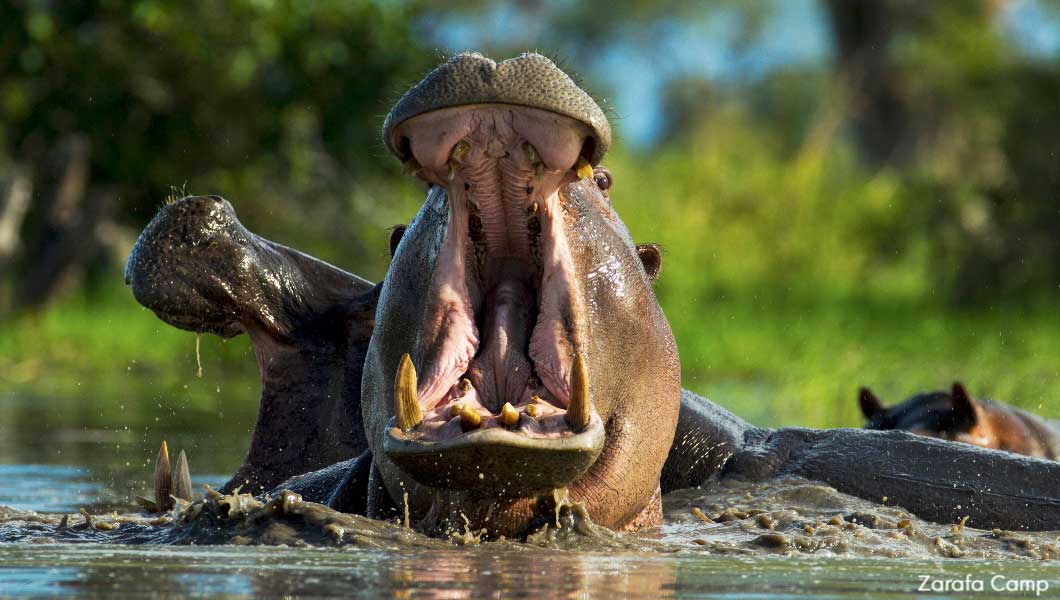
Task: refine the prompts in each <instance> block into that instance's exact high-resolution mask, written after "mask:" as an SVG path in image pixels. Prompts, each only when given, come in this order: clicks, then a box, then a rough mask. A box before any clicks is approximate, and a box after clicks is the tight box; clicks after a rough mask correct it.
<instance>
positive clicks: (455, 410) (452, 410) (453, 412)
mask: <svg viewBox="0 0 1060 600" xmlns="http://www.w3.org/2000/svg"><path fill="white" fill-rule="evenodd" d="M462 410H464V405H463V404H460V403H459V402H457V403H456V404H454V405H452V406H450V407H449V417H450V418H451V417H455V416H457V415H459V414H460V411H462Z"/></svg>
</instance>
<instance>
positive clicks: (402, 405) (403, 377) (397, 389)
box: [394, 352, 423, 431]
mask: <svg viewBox="0 0 1060 600" xmlns="http://www.w3.org/2000/svg"><path fill="white" fill-rule="evenodd" d="M394 410H395V412H396V413H397V415H396V416H397V426H398V427H400V428H401V429H402V431H408V430H410V429H412V428H413V427H415V426H417V425H419V424H420V423H421V422H422V421H423V413H421V412H420V399H419V396H418V395H417V394H416V367H415V366H414V365H413V364H412V358H411V357H409V355H408V353H407V352H406V353H405V354H403V355H402V356H401V362H400V363H398V370H397V378H396V379H395V380H394Z"/></svg>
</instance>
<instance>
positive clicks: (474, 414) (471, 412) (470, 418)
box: [460, 406, 482, 431]
mask: <svg viewBox="0 0 1060 600" xmlns="http://www.w3.org/2000/svg"><path fill="white" fill-rule="evenodd" d="M481 424H482V415H480V414H478V411H476V410H475V409H473V408H471V407H470V406H461V407H460V427H461V428H463V430H464V431H468V430H471V429H476V428H478V426H479V425H481Z"/></svg>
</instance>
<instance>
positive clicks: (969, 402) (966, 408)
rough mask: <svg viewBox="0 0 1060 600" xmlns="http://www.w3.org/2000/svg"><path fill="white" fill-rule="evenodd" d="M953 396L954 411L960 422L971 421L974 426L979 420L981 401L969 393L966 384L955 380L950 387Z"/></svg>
mask: <svg viewBox="0 0 1060 600" xmlns="http://www.w3.org/2000/svg"><path fill="white" fill-rule="evenodd" d="M950 396H951V397H952V398H953V411H954V413H956V417H957V422H958V423H969V424H970V425H972V426H974V425H975V424H976V423H977V422H978V421H979V410H980V408H979V403H978V402H976V401H975V398H972V395H971V394H969V393H968V389H967V388H965V387H964V384H963V383H961V382H959V381H955V382H953V387H952V388H951V389H950Z"/></svg>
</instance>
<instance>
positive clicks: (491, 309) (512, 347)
mask: <svg viewBox="0 0 1060 600" xmlns="http://www.w3.org/2000/svg"><path fill="white" fill-rule="evenodd" d="M504 271H505V275H504V277H503V279H502V280H501V282H500V283H499V284H497V286H496V287H495V288H494V289H493V291H492V292H491V293H490V294H489V295H488V296H487V298H486V302H485V308H486V312H485V314H484V318H483V321H482V323H483V326H482V327H480V328H479V330H480V331H482V332H484V334H485V335H484V336H483V343H482V347H481V348H479V351H478V354H477V355H476V356H475V360H474V362H473V363H472V365H471V371H470V375H471V381H472V383H473V384H474V386H475V389H476V390H478V392H479V398H480V400H481V402H482V404H483V405H484V406H485V407H486V408H487V409H489V410H490V411H492V412H497V411H499V410H500V407H501V405H502V404H503V403H504V402H505V401H511V402H513V403H516V402H517V401H518V400H520V399H521V396H522V395H523V394H524V390H526V388H527V382H528V381H529V378H530V375H531V373H532V371H533V367H532V366H531V364H530V360H529V359H528V358H527V347H528V344H529V337H530V331H531V328H532V327H533V324H534V322H533V315H534V314H535V312H536V310H535V307H534V301H533V298H534V294H533V291H532V288H531V287H530V286H529V285H527V283H526V282H525V281H522V280H521V279H523V276H524V275H525V274H528V271H527V268H526V266H524V265H518V264H509V266H508V267H507V268H506V269H504Z"/></svg>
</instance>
